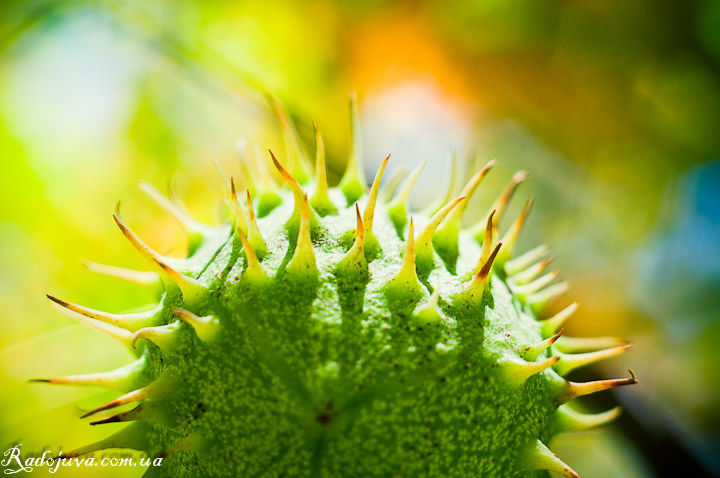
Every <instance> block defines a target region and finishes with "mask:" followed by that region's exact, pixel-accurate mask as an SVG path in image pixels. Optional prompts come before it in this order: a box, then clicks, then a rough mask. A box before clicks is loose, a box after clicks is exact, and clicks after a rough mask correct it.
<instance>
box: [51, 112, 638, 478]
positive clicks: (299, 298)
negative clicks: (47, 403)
mask: <svg viewBox="0 0 720 478" xmlns="http://www.w3.org/2000/svg"><path fill="white" fill-rule="evenodd" d="M277 112H278V114H279V116H280V118H281V122H283V124H285V125H286V126H287V124H288V123H286V122H284V121H283V112H282V110H280V109H278V110H277ZM285 119H286V118H285ZM285 134H286V140H288V144H290V145H293V144H294V143H293V138H294V133H293V130H292V128H289V129H286V131H285ZM318 145H319V146H320V147H319V149H318V157H317V174H316V177H317V180H316V181H314V182H313V183H310V184H306V185H303V187H302V188H304V189H306V190H307V191H310V192H312V198H313V199H312V200H310V201H308V199H307V196H306V195H305V192H304V190H303V189H302V188H301V186H300V185H299V184H298V183H297V182H296V181H295V179H294V178H293V176H292V175H290V173H289V172H288V171H286V170H285V169H284V167H283V166H282V165H281V164H280V163H279V162H278V161H276V160H275V158H274V157H273V161H275V166H276V167H277V169H278V171H279V172H280V173H281V175H282V177H283V178H284V181H285V182H286V183H287V184H288V185H289V186H290V191H288V190H286V189H281V188H278V187H277V185H276V184H273V183H272V180H270V181H271V182H266V183H265V185H264V191H262V192H257V195H256V199H258V196H259V199H260V206H259V209H258V211H259V213H260V216H261V217H258V218H257V220H256V219H255V217H254V214H253V212H252V211H253V207H252V204H251V203H250V194H249V193H248V200H247V201H238V198H237V194H236V189H235V184H234V182H233V181H230V182H229V183H228V184H227V186H228V191H227V202H228V205H229V208H228V209H229V211H230V213H231V216H232V217H233V221H232V224H230V225H223V226H218V227H214V228H211V227H209V226H204V225H201V224H198V223H196V222H195V221H193V220H192V219H190V218H189V217H188V216H187V215H186V214H185V213H183V212H182V210H181V209H179V208H178V206H176V205H174V204H173V203H172V202H171V201H169V200H167V199H166V198H164V197H163V196H161V195H159V194H158V193H157V191H155V190H153V189H150V188H148V187H146V186H145V187H144V189H145V190H146V192H148V193H149V194H150V196H152V197H153V198H154V199H155V200H156V201H158V202H159V203H160V204H161V205H164V207H165V208H166V209H167V210H168V211H170V212H171V213H173V214H175V215H176V216H177V217H178V218H179V219H180V221H181V222H182V223H183V224H184V225H185V226H186V228H187V229H188V232H189V239H190V241H189V244H190V247H189V251H190V254H189V257H188V258H187V259H169V258H165V257H163V256H160V255H158V254H157V253H155V252H154V251H152V250H150V249H149V248H147V246H146V245H145V244H144V243H142V241H141V240H140V239H139V238H137V236H135V234H134V233H133V232H132V230H131V229H129V227H128V226H127V224H126V223H125V222H124V221H123V220H122V218H120V216H119V213H117V214H116V221H117V222H118V225H119V226H120V228H121V229H122V230H123V233H124V234H125V235H126V236H127V237H128V239H129V240H130V241H131V242H132V243H133V245H134V246H135V247H136V248H137V249H138V250H139V251H140V252H141V253H142V254H143V255H144V256H145V257H146V258H147V259H149V260H150V261H152V262H153V264H154V265H155V266H156V267H157V269H158V272H159V273H160V275H159V276H158V279H157V280H160V278H162V281H163V283H164V285H165V287H164V292H163V293H162V297H161V298H160V302H159V305H158V306H157V307H155V308H154V309H152V310H151V311H150V312H148V313H137V314H119V315H113V314H107V313H103V312H98V311H92V310H90V309H85V308H82V307H80V306H76V305H74V304H71V303H67V302H65V301H62V300H60V299H56V298H54V297H50V298H51V299H53V300H54V301H56V302H58V303H59V304H60V305H63V306H64V307H66V308H67V309H70V310H71V311H74V313H80V314H81V315H84V316H87V317H90V318H92V319H97V320H100V321H102V322H105V323H110V324H112V325H113V327H112V333H113V334H114V335H115V336H116V337H117V338H119V339H120V340H122V341H124V342H126V343H127V344H128V345H129V346H131V348H132V349H133V350H134V351H135V352H136V353H137V355H138V356H139V359H138V362H136V363H135V364H133V365H131V366H129V367H125V368H122V369H119V370H118V371H116V372H111V373H108V374H98V375H95V376H85V377H83V376H80V377H70V378H62V377H61V378H54V379H44V380H43V381H50V382H58V383H78V384H82V383H94V384H98V383H99V382H100V384H103V385H107V386H110V387H112V388H115V389H119V390H121V391H123V392H129V394H128V395H124V396H122V397H121V398H119V399H118V400H116V401H113V402H110V403H108V404H107V405H105V406H102V407H99V408H97V409H95V410H91V411H90V412H88V413H86V414H85V415H84V416H89V415H95V414H96V413H98V412H101V411H104V410H107V409H110V408H115V407H116V406H122V405H127V404H130V403H133V402H138V401H139V402H140V404H139V405H136V408H134V409H130V410H128V411H124V412H120V413H119V414H117V415H108V416H107V417H106V418H103V419H100V420H97V421H96V422H95V424H101V423H105V422H117V421H132V422H134V423H131V424H130V425H128V426H127V427H126V428H124V429H123V430H121V431H120V432H118V433H117V434H116V435H113V436H111V437H109V438H108V439H106V440H104V441H102V442H99V443H96V444H93V445H89V446H87V447H82V448H79V449H77V450H75V451H74V452H71V453H70V455H71V456H73V455H80V454H85V453H90V452H94V451H96V450H100V449H104V448H133V449H138V450H142V451H144V452H146V453H147V454H148V455H150V456H152V457H157V456H162V457H164V463H163V466H162V467H150V468H149V469H148V473H147V474H148V475H161V476H193V477H194V476H200V475H203V476H228V475H233V476H247V477H268V478H269V477H291V476H292V477H312V478H315V477H328V478H330V477H390V476H393V477H395V476H397V477H401V476H402V477H417V476H428V477H480V476H482V477H498V478H504V477H508V476H514V475H516V474H522V475H523V476H532V475H542V474H545V473H546V472H545V471H544V470H553V471H556V472H559V473H561V474H563V475H564V476H569V477H574V476H577V474H576V473H575V472H574V471H572V469H570V468H569V467H568V466H567V465H565V464H564V463H562V462H561V461H560V460H559V459H558V458H557V457H555V456H554V455H553V454H552V453H551V452H550V451H549V450H548V449H547V447H546V446H545V445H543V442H547V441H548V440H549V439H550V438H551V437H552V436H553V435H555V434H557V433H560V432H563V431H568V430H582V429H586V428H590V427H593V426H597V425H601V424H603V423H606V422H607V421H609V420H611V419H612V418H614V417H615V416H616V415H617V410H611V411H609V412H606V413H604V414H598V415H582V414H579V413H577V412H573V411H572V410H571V409H569V408H567V405H563V403H565V402H567V401H569V400H571V399H572V398H575V397H577V396H580V395H585V394H588V393H593V392H596V391H600V390H604V389H608V388H612V387H615V386H619V385H625V384H629V383H634V377H633V378H631V379H618V380H609V381H600V382H591V383H587V384H577V383H574V382H568V381H566V380H565V379H564V378H562V377H561V375H564V374H566V373H567V372H569V371H570V370H572V369H574V368H576V367H578V366H582V365H586V364H588V363H592V362H594V361H597V360H601V359H604V358H608V357H611V356H613V355H617V354H618V353H621V352H623V351H624V350H626V348H627V347H625V346H622V347H614V348H608V347H612V346H613V345H617V344H618V342H617V341H616V340H615V339H607V338H605V339H589V340H585V341H584V342H583V341H580V342H577V341H576V342H565V343H563V342H561V341H558V342H557V343H556V344H555V345H552V344H553V343H555V340H557V337H558V336H559V334H558V335H557V336H554V334H556V332H557V330H558V329H559V328H560V327H561V325H562V322H563V321H564V320H565V319H567V317H568V316H569V315H570V314H571V313H572V311H573V310H574V309H575V306H574V305H573V306H570V307H569V308H568V309H566V310H565V311H563V312H561V313H559V314H558V315H556V316H555V317H553V318H551V319H548V320H546V321H543V322H540V321H538V320H537V319H536V317H535V313H534V312H535V311H539V310H541V309H542V308H543V306H544V304H545V303H547V301H548V300H551V299H552V298H553V297H555V296H556V295H558V294H559V293H560V292H562V291H564V290H565V289H564V287H565V286H564V284H560V283H558V284H552V282H553V280H554V278H555V273H550V274H547V275H545V276H542V277H539V278H537V279H536V277H537V276H538V275H539V274H540V273H541V272H542V270H543V269H544V267H545V266H546V265H547V262H548V261H545V260H542V258H543V256H544V255H545V250H544V249H542V248H540V249H537V253H529V254H530V255H529V256H525V259H516V260H515V261H514V262H508V260H509V259H510V258H511V257H512V252H513V248H514V244H515V241H516V240H517V234H518V233H519V231H520V229H521V227H522V223H523V222H524V220H525V219H526V217H527V213H528V212H529V204H530V203H528V205H526V207H525V208H524V209H523V211H522V212H521V214H520V216H519V218H518V220H516V221H515V223H514V224H513V226H512V227H511V228H510V230H509V231H508V232H507V233H506V234H505V236H504V237H503V239H502V241H504V244H500V243H499V242H498V237H500V236H499V235H498V232H497V230H496V226H497V222H498V221H499V218H500V216H501V215H502V213H503V212H504V209H505V206H506V204H507V201H509V199H510V196H511V195H512V192H513V191H514V189H515V188H516V186H517V185H518V184H519V183H520V182H521V181H522V180H524V174H525V173H523V172H521V173H518V174H516V175H515V176H514V178H513V180H512V181H511V182H510V185H509V186H508V188H506V190H505V192H504V193H503V195H501V198H500V199H499V200H498V201H497V202H496V203H495V205H494V206H493V214H490V215H489V216H488V219H487V221H486V224H480V232H479V233H478V231H476V230H473V231H466V230H461V228H460V227H459V224H460V216H461V213H462V210H463V208H464V207H465V204H466V202H465V199H466V196H469V195H470V194H472V192H473V191H474V190H475V188H476V187H477V185H478V184H479V182H480V180H481V179H482V177H483V176H484V174H485V173H486V172H487V171H488V170H489V169H490V168H491V167H492V166H493V165H494V162H491V163H488V165H487V166H486V167H485V168H484V169H483V170H482V171H481V172H479V173H478V174H477V175H475V176H474V178H473V179H471V180H470V181H469V183H468V185H467V186H465V188H464V189H463V192H462V196H460V197H458V198H457V199H455V200H454V201H451V202H450V203H449V204H447V205H445V206H443V207H442V208H440V209H439V210H438V212H436V213H435V214H434V215H433V216H432V217H425V216H424V215H422V214H418V215H415V216H414V217H413V218H412V219H410V220H409V221H408V220H403V219H408V218H407V217H403V211H406V209H405V208H406V205H405V203H404V201H405V199H403V201H398V200H397V198H396V200H395V201H392V200H389V201H390V203H389V204H387V203H385V202H382V201H380V202H377V203H376V199H377V195H378V189H379V186H380V181H381V179H382V173H383V171H384V167H385V163H383V165H382V166H381V168H380V170H379V172H378V174H377V176H376V178H375V181H374V183H373V187H372V188H371V189H370V191H369V192H363V191H364V190H365V186H364V185H363V182H362V180H361V179H360V174H359V173H358V172H357V171H359V170H360V168H361V167H362V166H361V164H358V161H356V160H353V161H351V167H355V168H357V169H349V170H348V172H346V175H345V177H344V178H343V181H342V182H341V186H339V187H338V188H332V189H329V190H327V187H326V185H325V184H324V180H325V179H324V174H322V171H323V170H324V158H323V155H322V142H321V139H320V138H319V137H318ZM290 150H292V149H290ZM295 151H296V152H297V151H299V150H298V149H296V150H295ZM351 158H357V156H356V155H355V154H354V153H353V154H351ZM386 161H387V159H386ZM255 166H256V167H260V166H261V164H260V163H258V164H256V165H255ZM286 167H287V169H288V170H290V171H294V174H295V176H296V177H304V176H306V175H305V172H304V171H307V170H308V165H307V163H304V162H303V158H302V155H299V154H298V155H296V156H291V158H290V161H288V164H287V166H286ZM266 177H269V176H268V175H266ZM519 178H521V179H519ZM223 181H225V179H223ZM408 181H410V180H408ZM359 194H360V197H359V201H358V203H357V204H356V203H355V202H354V201H355V200H356V199H358V195H359ZM241 196H242V195H241ZM270 196H271V197H273V198H275V199H274V202H275V203H276V204H277V206H275V207H273V206H272V203H268V202H267V201H265V202H264V204H265V206H263V205H262V203H263V201H262V197H270ZM389 196H391V195H389ZM398 197H400V198H403V195H402V193H401V194H400V195H399V196H398ZM309 203H315V204H316V208H315V209H312V208H311V207H310V205H309ZM318 204H319V205H321V206H324V207H318V206H317V205H318ZM389 207H390V208H392V209H393V214H389V213H388V210H387V209H388V208H389ZM361 210H362V211H363V214H362V217H361V214H360V211H361ZM405 216H407V214H405ZM398 218H400V219H398ZM413 227H414V229H413ZM483 230H484V231H485V232H483ZM415 231H418V232H417V233H416V232H415ZM436 231H439V232H438V233H437V234H435V232H436ZM478 237H479V238H480V242H479V243H478V242H477V241H478ZM403 238H405V239H403ZM483 243H485V244H483ZM433 244H434V247H436V248H438V251H437V252H439V253H441V255H442V258H441V257H440V256H439V255H438V253H437V252H435V251H434V247H433ZM491 250H492V253H491ZM498 251H499V252H498ZM496 254H497V255H496ZM258 257H259V259H261V262H258ZM478 258H482V259H481V260H480V261H478ZM537 261H540V262H537ZM536 262H537V263H536ZM534 263H536V264H534ZM145 277H147V275H146V276H145ZM106 331H107V330H106ZM571 352H581V353H577V354H572V353H571ZM551 355H552V356H551ZM553 367H554V368H553Z"/></svg>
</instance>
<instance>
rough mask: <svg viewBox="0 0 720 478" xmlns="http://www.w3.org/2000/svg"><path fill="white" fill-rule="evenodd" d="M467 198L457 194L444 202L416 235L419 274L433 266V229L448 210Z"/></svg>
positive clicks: (448, 212) (427, 271)
mask: <svg viewBox="0 0 720 478" xmlns="http://www.w3.org/2000/svg"><path fill="white" fill-rule="evenodd" d="M466 200H467V196H459V197H457V198H455V199H454V200H453V201H452V202H451V203H449V204H446V205H445V206H443V208H442V209H440V210H439V211H438V212H436V213H435V214H434V215H433V217H431V218H430V222H429V223H428V225H427V226H425V229H423V230H422V232H421V233H420V234H419V235H418V237H417V241H416V253H415V255H416V259H417V265H418V270H419V271H420V273H421V274H425V273H429V272H430V271H431V270H432V269H433V267H435V259H434V257H433V247H432V239H433V236H434V235H435V230H436V229H437V227H438V226H439V225H440V223H441V222H442V221H443V219H445V218H446V217H447V215H448V214H450V212H451V211H452V210H453V209H455V208H456V207H459V206H460V204H461V203H463V202H465V201H466Z"/></svg>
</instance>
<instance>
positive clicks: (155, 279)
mask: <svg viewBox="0 0 720 478" xmlns="http://www.w3.org/2000/svg"><path fill="white" fill-rule="evenodd" d="M83 264H84V265H85V267H87V268H88V270H89V271H90V272H94V273H95V274H102V275H106V276H109V277H117V278H118V279H123V280H126V281H128V282H134V283H136V284H140V285H144V286H154V285H157V284H159V283H160V276H158V274H157V272H153V271H136V270H133V269H125V268H124V267H116V266H110V265H107V264H100V263H98V262H93V261H83Z"/></svg>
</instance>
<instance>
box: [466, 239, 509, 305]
mask: <svg viewBox="0 0 720 478" xmlns="http://www.w3.org/2000/svg"><path fill="white" fill-rule="evenodd" d="M501 247H502V242H499V243H498V244H497V246H495V249H494V250H493V251H492V252H491V253H490V257H488V259H487V261H485V263H484V264H483V266H482V267H481V268H480V270H479V271H478V272H477V274H475V276H474V277H473V279H472V282H471V283H470V285H469V286H468V287H467V288H465V297H466V299H467V300H468V301H470V302H472V303H473V304H474V305H475V306H478V305H479V304H481V303H482V299H483V294H484V292H485V288H486V287H487V286H488V285H489V283H490V282H489V281H488V277H489V276H490V271H492V265H493V261H495V257H496V256H497V255H498V252H499V251H500V248H501Z"/></svg>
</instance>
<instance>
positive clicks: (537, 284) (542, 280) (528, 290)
mask: <svg viewBox="0 0 720 478" xmlns="http://www.w3.org/2000/svg"><path fill="white" fill-rule="evenodd" d="M503 244H505V243H504V242H503ZM559 274H560V271H557V270H555V271H552V272H548V273H547V274H545V275H544V276H541V277H538V278H537V279H535V280H534V281H532V282H530V283H528V284H523V285H512V286H511V288H512V291H513V292H514V293H515V295H516V296H518V297H520V299H521V300H525V299H526V298H527V296H528V295H530V294H533V293H535V292H537V291H539V290H541V289H543V288H545V287H547V286H548V285H550V284H551V283H552V281H554V280H555V278H556V277H557V276H558V275H559Z"/></svg>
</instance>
